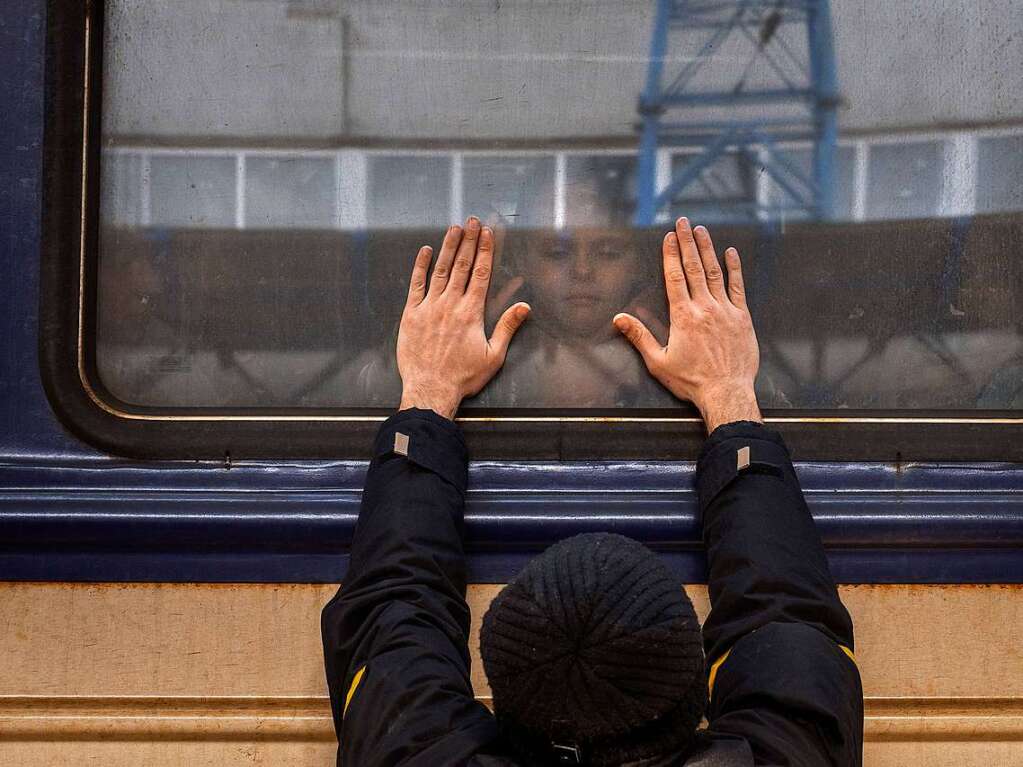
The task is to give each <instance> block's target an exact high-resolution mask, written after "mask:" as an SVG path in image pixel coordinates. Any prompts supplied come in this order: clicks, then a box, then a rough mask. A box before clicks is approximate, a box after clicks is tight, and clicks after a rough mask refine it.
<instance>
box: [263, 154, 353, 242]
mask: <svg viewBox="0 0 1023 767" xmlns="http://www.w3.org/2000/svg"><path fill="white" fill-rule="evenodd" d="M335 186H336V181H335V179H334V160H333V159H331V158H318V157H316V158H313V157H309V158H303V157H272V156H271V157H251V156H250V157H246V158H245V226H247V227H253V228H270V229H273V228H286V227H299V228H304V229H330V228H333V227H334V226H336V218H337V210H336V207H337V206H336V196H337V193H336V189H335Z"/></svg>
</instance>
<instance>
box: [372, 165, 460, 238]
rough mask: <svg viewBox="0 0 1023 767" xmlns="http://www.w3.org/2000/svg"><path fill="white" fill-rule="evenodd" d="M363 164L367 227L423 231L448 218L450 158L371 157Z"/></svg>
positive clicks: (449, 205)
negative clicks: (366, 168)
mask: <svg viewBox="0 0 1023 767" xmlns="http://www.w3.org/2000/svg"><path fill="white" fill-rule="evenodd" d="M367 164H368V171H367V174H366V180H367V186H368V189H367V194H366V196H367V202H366V218H367V221H368V224H369V226H372V227H380V228H385V229H402V228H407V227H426V226H430V225H431V224H433V225H436V222H437V221H447V220H448V219H450V218H451V167H452V159H451V158H450V157H445V156H442V155H433V156H425V157H424V156H420V155H399V156H391V157H389V156H371V157H369V158H368V163H367Z"/></svg>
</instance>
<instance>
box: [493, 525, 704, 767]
mask: <svg viewBox="0 0 1023 767" xmlns="http://www.w3.org/2000/svg"><path fill="white" fill-rule="evenodd" d="M480 652H481V655H482V657H483V666H484V669H485V670H486V673H487V678H488V680H489V682H490V687H491V690H492V692H493V700H494V713H495V714H496V716H497V720H498V722H499V724H500V726H501V729H502V732H503V733H504V736H505V738H506V739H507V741H508V743H509V745H510V746H511V747H512V748H514V749H515V750H516V751H517V752H518V753H519V754H520V756H522V757H523V758H524V759H527V760H529V762H528V763H532V764H541V765H545V764H574V763H579V764H587V765H593V767H601V766H602V765H621V764H623V763H627V762H630V761H639V760H642V759H650V758H655V757H661V756H668V755H672V754H676V753H685V752H687V751H689V750H690V748H691V747H692V746H693V744H694V743H695V741H696V728H697V726H698V724H699V722H700V719H701V718H702V716H703V712H704V708H705V706H706V700H707V688H706V680H705V676H704V658H703V644H702V638H701V631H700V624H699V621H698V620H697V617H696V613H695V611H694V610H693V605H692V602H691V601H690V600H689V598H688V596H687V595H686V593H685V590H684V589H683V588H682V586H681V584H680V583H679V582H678V579H676V578H674V577H673V576H672V575H671V573H670V572H669V570H668V568H667V567H666V566H665V565H664V563H663V562H661V561H660V559H658V557H657V556H656V555H655V554H654V553H653V552H651V551H650V550H649V549H647V548H646V547H645V546H643V545H642V544H640V543H637V542H636V541H633V540H630V539H629V538H624V537H622V536H620V535H612V534H605V533H599V534H586V535H578V536H576V537H574V538H569V539H567V540H565V541H562V542H560V543H558V544H555V545H554V546H552V547H550V548H549V549H548V550H547V551H546V552H544V553H543V554H541V555H540V556H539V557H537V558H536V559H534V560H533V561H532V562H530V563H529V564H528V565H527V566H526V568H525V569H524V570H523V571H522V572H521V573H520V574H519V575H518V576H517V577H516V578H515V579H514V580H513V581H512V582H511V583H509V584H508V585H507V586H506V587H505V588H504V589H503V590H502V591H501V593H500V594H499V595H498V596H497V598H496V599H494V601H493V603H492V604H491V606H490V609H489V610H488V611H487V613H486V615H485V616H484V618H483V629H482V632H481V635H480ZM577 755H578V757H577Z"/></svg>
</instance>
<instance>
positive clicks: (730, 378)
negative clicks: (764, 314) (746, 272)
mask: <svg viewBox="0 0 1023 767" xmlns="http://www.w3.org/2000/svg"><path fill="white" fill-rule="evenodd" d="M661 253H662V256H663V260H664V283H665V287H666V289H667V293H668V307H669V310H670V314H671V325H670V328H669V331H668V345H667V346H662V345H661V344H660V343H659V342H658V341H657V339H656V338H654V336H653V334H652V333H651V332H650V331H649V330H648V329H647V327H646V326H645V325H644V324H643V323H642V322H640V321H639V320H638V319H636V318H635V317H633V316H632V315H631V314H616V315H615V317H614V325H615V327H616V328H618V330H620V331H621V332H622V333H623V334H624V335H625V337H626V338H628V339H629V341H631V342H632V345H633V346H635V347H636V349H637V350H638V351H639V353H640V354H641V355H642V357H643V361H644V362H645V363H646V366H647V370H649V371H650V373H651V374H652V375H653V376H654V378H656V379H657V380H658V381H660V382H661V383H662V384H663V385H664V386H665V387H666V388H667V389H668V390H669V391H670V392H671V393H672V394H674V395H675V396H676V397H679V398H680V399H686V400H689V401H690V402H692V403H693V404H694V405H696V407H697V408H698V409H699V410H700V414H701V415H702V416H703V420H704V421H705V422H706V424H707V431H708V432H712V431H714V429H716V428H717V427H718V426H720V425H721V424H725V423H731V422H732V421H761V420H762V417H761V415H760V408H759V407H758V405H757V397H756V394H755V393H754V391H753V382H754V380H755V379H756V377H757V370H758V368H759V367H760V349H759V347H758V346H757V336H756V333H755V332H754V330H753V320H752V318H751V317H750V313H749V309H748V308H747V306H746V294H745V290H744V287H743V282H742V265H741V263H740V262H739V252H738V251H737V250H736V249H735V248H728V250H726V251H725V263H726V264H727V265H728V285H727V287H726V286H725V281H724V275H723V273H722V270H721V266H720V264H719V263H718V259H717V254H716V253H715V252H714V243H713V242H711V239H710V232H708V231H707V229H706V228H705V227H702V226H698V227H696V229H695V230H694V229H692V228H690V226H689V220H688V219H686V218H680V219H679V220H678V221H676V222H675V231H674V232H669V233H668V234H667V236H665V238H664V243H663V244H662V246H661Z"/></svg>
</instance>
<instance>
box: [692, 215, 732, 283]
mask: <svg viewBox="0 0 1023 767" xmlns="http://www.w3.org/2000/svg"><path fill="white" fill-rule="evenodd" d="M693 237H694V238H695V239H696V247H697V249H698V250H699V251H700V261H701V262H702V263H703V273H704V275H705V276H706V278H707V290H709V291H710V294H711V295H712V296H713V297H714V298H715V299H716V300H718V301H724V300H725V275H724V272H722V271H721V264H719V263H718V254H717V253H715V252H714V242H713V240H711V238H710V231H708V229H707V227H705V226H698V227H696V228H695V229H694V230H693Z"/></svg>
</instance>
